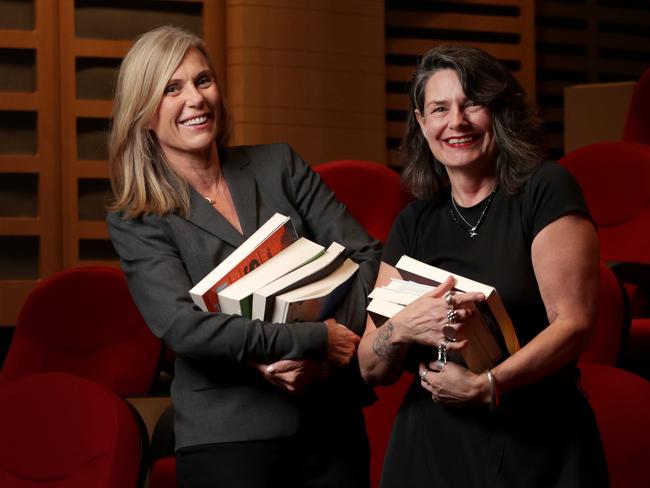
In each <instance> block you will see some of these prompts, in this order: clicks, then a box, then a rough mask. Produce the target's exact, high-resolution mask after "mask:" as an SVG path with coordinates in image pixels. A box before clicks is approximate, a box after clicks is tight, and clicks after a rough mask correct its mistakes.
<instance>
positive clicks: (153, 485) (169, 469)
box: [149, 456, 178, 488]
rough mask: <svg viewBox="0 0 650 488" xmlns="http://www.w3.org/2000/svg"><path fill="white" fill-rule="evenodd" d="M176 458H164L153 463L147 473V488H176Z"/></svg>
mask: <svg viewBox="0 0 650 488" xmlns="http://www.w3.org/2000/svg"><path fill="white" fill-rule="evenodd" d="M177 486H178V481H177V478H176V458H175V457H174V456H166V457H163V458H160V459H157V460H156V461H154V463H153V465H152V466H151V472H150V473H149V488H176V487H177Z"/></svg>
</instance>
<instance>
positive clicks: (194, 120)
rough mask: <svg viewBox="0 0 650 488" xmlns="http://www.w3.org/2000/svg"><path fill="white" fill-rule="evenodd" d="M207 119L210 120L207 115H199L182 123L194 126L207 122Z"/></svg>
mask: <svg viewBox="0 0 650 488" xmlns="http://www.w3.org/2000/svg"><path fill="white" fill-rule="evenodd" d="M207 121H208V116H207V115H198V116H196V117H192V118H191V119H187V120H183V121H182V122H181V125H183V126H185V127H194V126H196V125H201V124H205V123H206V122H207Z"/></svg>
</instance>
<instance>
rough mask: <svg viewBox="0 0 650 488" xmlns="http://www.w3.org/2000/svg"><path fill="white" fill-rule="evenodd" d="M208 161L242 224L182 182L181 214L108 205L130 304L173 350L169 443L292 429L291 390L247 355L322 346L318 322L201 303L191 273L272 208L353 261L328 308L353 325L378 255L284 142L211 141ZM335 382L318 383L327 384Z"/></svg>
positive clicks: (273, 356) (288, 353)
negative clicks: (218, 168) (227, 144)
mask: <svg viewBox="0 0 650 488" xmlns="http://www.w3.org/2000/svg"><path fill="white" fill-rule="evenodd" d="M220 160H221V165H222V170H223V175H224V177H225V178H226V181H227V182H228V186H229V189H230V192H231V195H232V198H233V202H234V205H235V208H236V210H237V215H238V217H239V220H240V223H241V226H242V229H243V235H240V234H239V232H238V231H237V230H236V229H234V228H233V227H232V226H231V225H230V224H229V223H228V222H227V221H226V220H225V219H224V218H223V217H222V216H221V214H219V213H218V212H216V211H215V210H214V209H213V208H212V206H211V205H210V204H209V203H208V202H207V201H205V200H204V199H203V197H201V196H200V195H199V194H198V193H196V192H195V191H194V190H191V192H192V194H191V202H190V204H191V207H190V216H189V217H188V218H184V217H181V216H180V215H178V214H175V213H173V214H169V215H165V216H152V215H147V216H141V217H139V218H137V219H131V220H123V219H122V218H121V216H120V215H119V214H116V213H110V214H109V215H108V218H107V220H108V225H109V231H110V235H111V238H112V240H113V244H114V246H115V249H116V250H117V252H118V254H119V255H120V260H121V265H122V268H123V270H124V272H125V273H126V276H127V279H128V283H129V288H130V290H131V294H132V296H133V298H134V300H135V302H136V304H137V306H138V308H139V309H140V312H141V313H142V315H143V316H144V318H145V320H146V322H147V324H148V325H149V327H150V328H151V330H152V331H153V333H154V334H155V335H156V336H157V337H159V338H161V339H162V340H163V341H164V343H165V344H166V345H167V346H168V347H170V348H171V349H172V350H174V351H175V352H176V355H177V356H176V364H175V376H174V380H173V383H172V399H173V402H174V406H175V408H176V418H175V434H176V448H177V449H180V448H182V447H185V446H190V445H197V444H205V443H215V442H234V441H246V440H262V439H270V438H277V437H285V436H289V435H292V434H293V433H295V432H296V429H297V427H298V419H299V415H300V408H301V404H300V400H299V399H296V398H295V397H293V396H292V395H290V394H288V393H287V392H285V391H284V390H282V389H280V388H278V387H276V386H273V385H271V384H270V383H269V382H267V381H266V380H264V379H263V378H262V377H261V375H259V373H257V372H255V371H253V370H252V368H251V367H249V366H247V363H248V362H249V361H257V362H264V363H271V362H274V361H277V360H280V359H290V358H294V359H295V358H312V359H324V357H325V354H326V349H327V331H326V328H325V325H324V324H323V323H320V322H319V323H300V324H273V323H268V322H262V321H259V320H249V319H244V318H242V317H239V316H230V315H227V314H222V313H208V312H203V311H201V310H200V309H199V308H198V307H196V306H195V305H194V303H193V302H192V300H191V298H190V296H189V293H188V290H189V289H190V288H191V287H192V286H193V285H194V284H196V283H197V282H198V281H199V280H201V279H202V278H203V277H204V276H205V275H206V274H207V273H208V272H209V271H211V270H212V269H213V268H214V267H215V266H216V265H217V264H218V263H220V262H221V261H222V260H223V259H224V258H225V257H226V256H228V255H229V254H230V253H231V252H232V251H233V250H234V249H235V248H236V247H237V246H239V245H240V244H242V243H243V242H244V240H245V239H246V238H248V237H249V236H250V235H251V234H252V233H253V232H254V231H255V230H256V229H257V228H258V227H259V226H260V225H261V224H263V223H264V222H265V221H266V220H267V219H269V218H270V217H271V216H272V215H273V213H274V212H280V213H282V214H284V215H288V216H290V217H291V220H292V221H293V224H294V226H295V228H296V230H297V232H298V234H299V235H300V236H305V237H307V238H309V239H312V240H314V241H316V242H318V243H320V244H322V245H325V246H327V245H329V244H330V243H331V242H332V241H337V242H339V243H341V244H343V245H344V246H345V247H346V249H347V250H348V251H349V255H350V257H351V258H352V259H353V260H354V261H356V262H358V263H359V264H360V269H359V272H358V274H357V277H356V279H355V281H354V282H353V284H352V286H351V288H350V292H349V294H348V296H347V298H346V300H345V301H344V303H343V304H342V305H341V307H340V308H339V310H338V312H337V313H336V318H337V320H338V321H339V322H341V323H344V324H346V325H347V326H348V327H350V328H351V329H352V330H353V331H355V332H356V333H357V334H359V335H362V334H363V328H364V324H365V306H366V297H367V295H368V292H369V291H370V289H371V287H372V286H373V284H374V280H375V275H376V272H377V266H378V260H379V252H380V245H379V243H378V242H377V241H374V240H372V239H371V238H370V237H369V236H368V235H367V234H366V232H365V231H364V229H363V228H362V227H361V226H360V224H359V223H357V222H356V221H355V220H354V219H353V218H352V217H351V216H350V215H349V214H348V213H347V212H346V209H345V206H344V205H343V204H341V203H340V202H338V201H337V200H336V199H335V198H334V196H333V194H332V193H331V192H330V191H329V189H328V188H327V187H326V186H325V185H324V184H323V183H322V182H321V180H320V177H319V176H318V175H317V174H316V173H314V172H313V171H312V170H311V169H310V168H309V166H307V165H306V164H305V163H304V162H303V161H302V160H301V159H300V157H299V156H298V155H297V154H296V153H295V152H293V151H292V149H291V148H290V147H289V146H288V145H285V144H273V145H260V146H241V147H232V148H222V149H221V150H220ZM348 370H349V371H348V372H347V375H348V376H350V375H352V376H357V377H358V370H356V365H351V366H350V367H348ZM331 381H334V382H336V381H337V380H336V378H334V379H333V380H331ZM324 383H327V382H324ZM344 383H345V381H344ZM347 384H354V381H352V382H350V381H348V382H347ZM336 391H337V389H336V388H333V389H332V387H331V385H330V393H331V392H336ZM337 395H338V394H337ZM329 396H331V395H330V394H329V393H328V397H329ZM350 396H352V395H351V394H350V391H349V389H348V390H346V391H345V392H343V390H341V398H335V399H333V401H335V402H338V403H349V402H352V401H353V400H352V399H351V398H348V397H350Z"/></svg>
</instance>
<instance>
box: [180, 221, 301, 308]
mask: <svg viewBox="0 0 650 488" xmlns="http://www.w3.org/2000/svg"><path fill="white" fill-rule="evenodd" d="M297 239H298V235H297V233H296V231H295V229H294V228H293V224H292V223H291V219H290V218H289V217H287V216H285V215H282V214H279V213H276V214H274V215H273V216H272V217H271V218H270V219H269V220H267V221H266V222H265V223H264V225H262V226H261V227H260V228H259V229H257V230H256V231H255V232H254V233H253V235H251V236H250V237H249V238H248V239H246V241H245V242H244V243H243V244H241V245H240V246H239V247H238V248H237V249H235V250H234V251H233V252H232V253H231V254H230V255H229V256H228V257H227V258H226V259H224V260H223V261H222V262H221V263H220V264H219V265H218V266H217V267H216V268H214V269H213V270H212V271H210V273H208V274H207V275H206V276H205V278H203V279H202V280H201V281H199V282H198V283H197V284H196V285H194V287H193V288H192V289H191V290H190V296H191V297H192V300H193V301H194V303H196V304H197V305H198V306H199V307H200V308H201V309H202V310H204V311H206V312H208V311H209V312H220V311H221V309H220V306H219V300H218V296H217V294H218V293H219V291H221V290H223V289H224V288H226V287H227V286H228V285H230V284H231V283H234V282H235V281H237V280H238V279H239V278H241V277H242V276H244V275H246V274H247V273H248V272H249V271H252V270H253V269H255V268H256V267H258V266H259V265H261V264H262V263H265V262H266V261H268V260H269V259H270V258H271V257H273V256H275V255H276V254H278V253H279V252H280V251H281V250H283V249H285V248H286V247H287V246H289V245H290V244H292V243H293V242H295V241H296V240H297Z"/></svg>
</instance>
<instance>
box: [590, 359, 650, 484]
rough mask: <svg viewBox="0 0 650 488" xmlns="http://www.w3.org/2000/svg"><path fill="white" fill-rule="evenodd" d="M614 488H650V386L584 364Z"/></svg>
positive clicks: (624, 373) (624, 374) (613, 370)
mask: <svg viewBox="0 0 650 488" xmlns="http://www.w3.org/2000/svg"><path fill="white" fill-rule="evenodd" d="M580 370H581V372H582V379H581V382H582V386H583V388H584V390H585V392H586V393H587V395H588V397H589V403H590V404H591V407H592V408H593V410H594V413H595V415H596V421H597V423H598V428H599V430H600V437H601V439H602V442H603V447H604V449H605V456H606V457H607V464H608V467H609V478H610V483H611V488H628V487H632V486H634V487H637V486H638V487H641V486H650V415H648V412H650V383H649V382H648V381H646V380H645V379H643V378H641V377H640V376H636V375H634V374H632V373H629V372H627V371H623V370H621V369H617V368H613V367H611V366H604V365H597V364H581V365H580Z"/></svg>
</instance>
